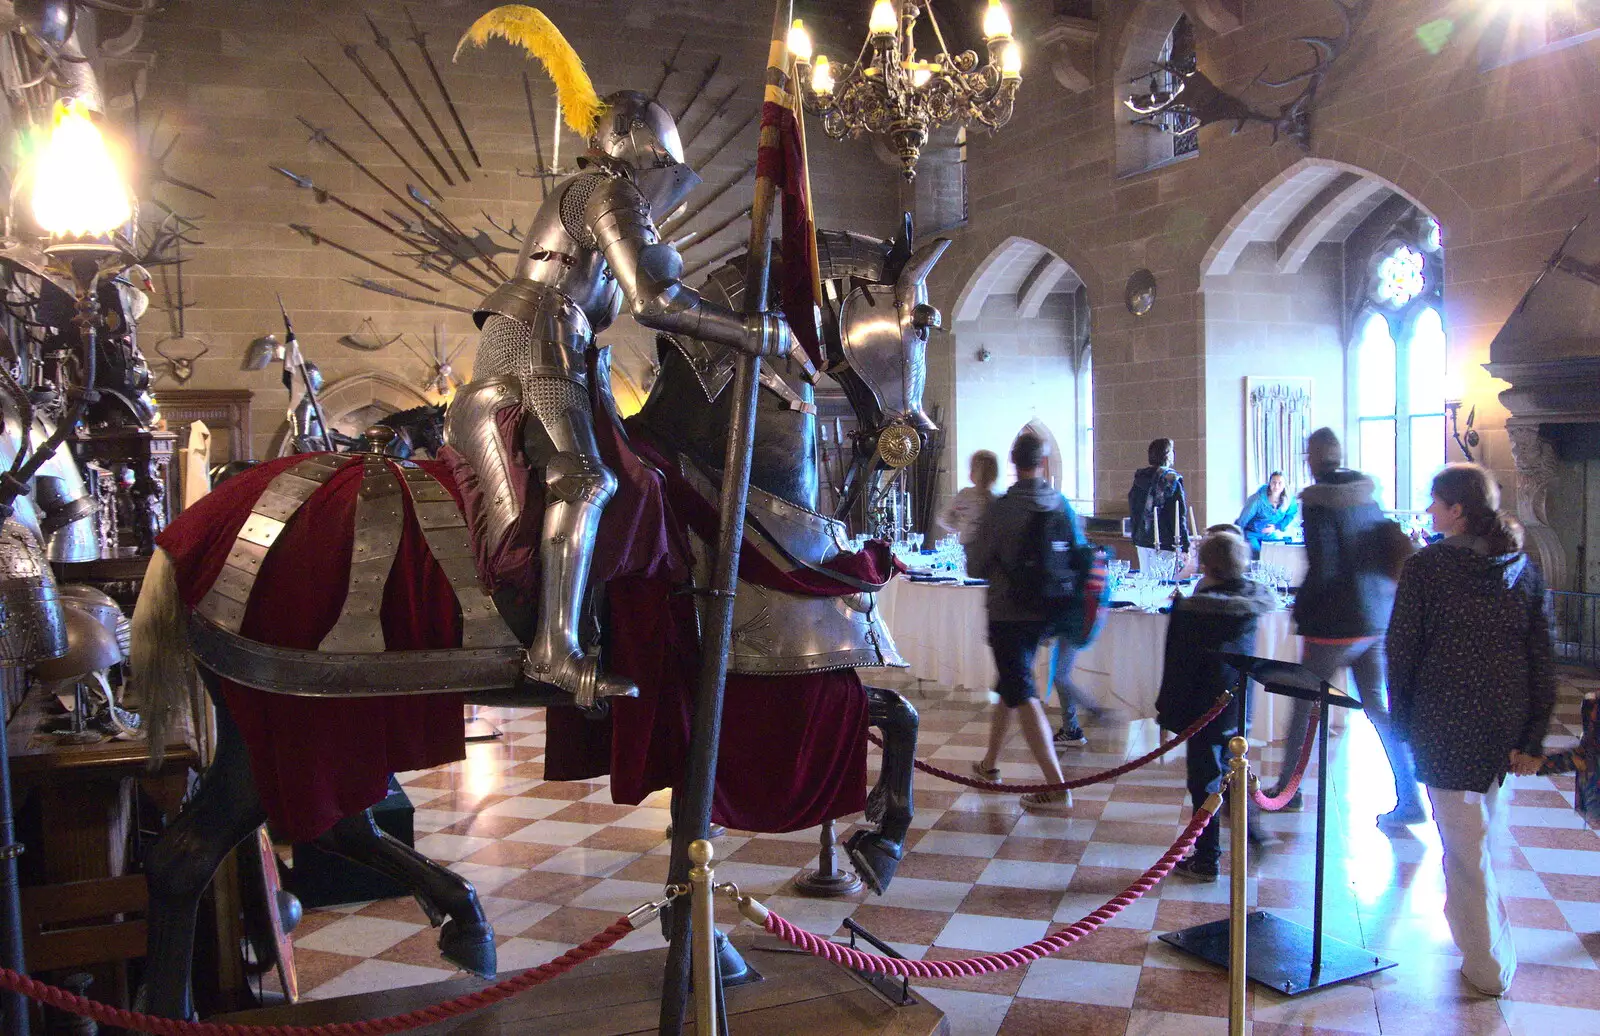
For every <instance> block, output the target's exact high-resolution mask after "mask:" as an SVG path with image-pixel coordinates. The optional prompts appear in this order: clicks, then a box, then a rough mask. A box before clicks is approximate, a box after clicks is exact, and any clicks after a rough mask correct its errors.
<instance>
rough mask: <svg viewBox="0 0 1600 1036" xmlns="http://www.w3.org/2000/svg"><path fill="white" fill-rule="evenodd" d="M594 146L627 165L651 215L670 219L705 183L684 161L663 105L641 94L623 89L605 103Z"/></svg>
mask: <svg viewBox="0 0 1600 1036" xmlns="http://www.w3.org/2000/svg"><path fill="white" fill-rule="evenodd" d="M601 103H602V104H604V107H603V108H602V109H601V111H600V119H599V121H598V122H597V123H596V124H595V132H594V136H592V137H590V138H589V146H590V147H591V148H592V149H593V150H594V151H597V152H599V153H601V154H604V155H606V156H608V157H610V158H612V159H614V160H615V161H617V162H619V163H621V164H622V165H624V166H627V167H628V169H629V171H630V173H631V175H632V177H633V181H634V183H635V184H637V185H638V187H639V190H640V191H641V192H642V193H643V194H644V196H645V197H646V198H648V199H650V215H651V217H652V218H653V219H656V220H658V221H659V220H661V219H663V218H665V217H666V215H667V214H668V213H670V212H671V211H672V210H673V209H674V208H676V207H677V206H678V204H679V203H680V202H681V201H683V199H684V198H685V197H686V196H687V195H688V194H689V192H690V191H692V190H694V188H695V187H696V186H698V185H699V183H700V177H699V176H697V175H695V172H694V170H693V169H690V168H689V166H688V165H687V164H686V163H685V161H684V154H683V141H682V140H681V139H680V138H679V136H678V124H677V123H676V122H674V121H673V119H672V115H671V114H670V113H669V112H668V111H667V110H666V109H665V108H663V107H662V106H661V105H659V104H657V103H656V102H655V101H652V100H651V99H650V98H649V97H647V96H645V95H644V94H642V93H640V92H639V91H637V90H618V91H617V92H616V93H613V94H610V95H608V96H606V97H605V98H604V99H603V100H602V102H601Z"/></svg>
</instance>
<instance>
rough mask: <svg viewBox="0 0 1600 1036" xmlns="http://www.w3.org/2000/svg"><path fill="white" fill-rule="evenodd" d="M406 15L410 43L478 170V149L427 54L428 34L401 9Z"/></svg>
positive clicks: (406, 8) (403, 8)
mask: <svg viewBox="0 0 1600 1036" xmlns="http://www.w3.org/2000/svg"><path fill="white" fill-rule="evenodd" d="M401 10H403V11H405V13H406V21H408V22H410V23H411V42H412V43H415V44H416V45H417V49H418V50H420V51H422V60H423V63H424V64H426V65H427V66H428V72H429V73H430V74H431V75H432V76H433V85H434V86H437V87H438V88H439V96H440V97H443V98H444V106H445V110H446V111H448V112H449V113H450V119H451V121H453V122H454V123H455V124H456V132H457V133H459V134H461V140H462V142H463V143H465V144H466V145H467V154H469V155H471V156H472V164H473V165H475V166H477V167H478V168H479V169H482V168H483V162H482V160H481V159H479V158H478V149H477V148H475V147H473V146H472V138H471V137H469V136H467V127H465V126H463V125H462V124H461V113H460V112H458V111H456V102H455V101H454V100H452V99H451V97H450V91H449V90H448V89H446V87H445V85H444V77H443V76H441V75H440V74H439V66H437V65H435V64H434V63H433V55H432V54H429V53H428V34H427V33H425V32H423V31H422V30H421V29H419V28H417V20H416V19H415V18H413V17H411V8H409V7H402V8H401Z"/></svg>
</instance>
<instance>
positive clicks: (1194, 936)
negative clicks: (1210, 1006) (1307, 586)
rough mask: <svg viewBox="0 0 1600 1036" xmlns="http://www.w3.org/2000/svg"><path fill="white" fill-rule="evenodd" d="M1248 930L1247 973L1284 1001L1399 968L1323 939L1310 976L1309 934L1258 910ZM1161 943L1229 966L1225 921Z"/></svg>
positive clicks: (1172, 934) (1175, 934)
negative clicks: (1317, 963) (1319, 959)
mask: <svg viewBox="0 0 1600 1036" xmlns="http://www.w3.org/2000/svg"><path fill="white" fill-rule="evenodd" d="M1244 930H1245V945H1246V947H1247V949H1248V951H1249V953H1248V959H1249V962H1248V964H1247V965H1246V969H1247V972H1248V974H1249V976H1250V978H1251V979H1252V980H1254V981H1256V982H1259V983H1261V984H1262V985H1263V986H1266V987H1267V988H1269V989H1272V990H1274V991H1276V992H1278V993H1281V994H1283V995H1284V996H1299V995H1300V994H1301V993H1309V992H1310V991H1312V990H1313V989H1321V988H1322V987H1324V986H1331V985H1335V984H1337V983H1339V982H1348V981H1349V980H1351V979H1353V978H1360V977H1361V976H1362V975H1371V974H1373V973H1374V972H1378V971H1385V970H1387V969H1389V968H1392V967H1394V966H1395V965H1396V964H1397V963H1399V962H1398V961H1392V960H1388V959H1386V958H1384V957H1380V956H1378V955H1377V954H1375V953H1373V952H1372V951H1370V950H1364V949H1362V948H1361V947H1359V946H1352V945H1351V944H1349V943H1347V942H1341V941H1339V940H1338V939H1332V938H1329V937H1328V936H1327V935H1326V934H1324V935H1323V937H1322V966H1321V967H1320V968H1318V969H1317V972H1316V974H1312V972H1311V946H1312V940H1313V934H1312V931H1311V929H1309V928H1307V927H1305V926H1304V925H1298V924H1295V923H1294V922H1293V921H1286V920H1284V919H1283V918H1281V917H1276V916H1274V915H1272V914H1269V913H1267V912H1266V911H1264V910H1258V911H1256V912H1255V913H1253V914H1251V915H1250V916H1249V917H1248V918H1246V920H1245V929H1244ZM1161 941H1162V942H1164V943H1166V944H1167V945H1169V946H1173V947H1175V948H1177V949H1180V950H1182V951H1184V952H1185V953H1192V954H1194V955H1195V956H1196V957H1199V958H1200V959H1201V960H1207V961H1210V962H1211V963H1212V964H1215V965H1217V966H1218V967H1223V968H1226V967H1227V966H1228V922H1227V921H1213V922H1211V923H1210V924H1202V925H1195V926H1194V927H1193V928H1185V929H1184V930H1183V931H1181V932H1168V933H1167V934H1165V935H1163V936H1161Z"/></svg>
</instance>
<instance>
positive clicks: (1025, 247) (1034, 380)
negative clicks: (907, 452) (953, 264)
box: [949, 237, 1092, 496]
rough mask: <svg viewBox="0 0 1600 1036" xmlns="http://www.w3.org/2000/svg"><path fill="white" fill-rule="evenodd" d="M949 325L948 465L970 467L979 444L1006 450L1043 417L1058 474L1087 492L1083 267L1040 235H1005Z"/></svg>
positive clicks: (1070, 487) (1071, 487) (1058, 479)
mask: <svg viewBox="0 0 1600 1036" xmlns="http://www.w3.org/2000/svg"><path fill="white" fill-rule="evenodd" d="M950 330H951V332H952V335H953V337H954V356H953V360H954V368H953V374H954V379H953V380H954V389H955V391H954V396H955V420H954V421H953V422H951V425H952V428H953V433H954V434H953V436H952V438H953V440H954V441H953V444H952V445H953V449H954V455H953V456H952V458H951V460H952V463H951V464H950V465H949V466H950V467H951V468H952V469H964V467H965V459H966V458H967V457H969V456H971V454H972V453H973V452H974V451H976V450H992V451H993V452H994V453H995V454H996V455H997V456H1000V457H1005V456H1006V455H1007V454H1008V452H1009V450H1010V448H1011V443H1012V441H1013V440H1014V439H1015V437H1016V435H1017V433H1018V431H1019V430H1020V429H1019V421H1020V422H1021V423H1022V424H1023V425H1024V426H1026V425H1027V424H1028V423H1029V422H1035V421H1036V422H1038V426H1039V428H1040V429H1041V430H1042V431H1043V432H1046V433H1048V432H1050V430H1051V429H1056V430H1058V433H1059V435H1060V437H1061V441H1060V442H1055V443H1054V445H1055V449H1054V450H1053V451H1052V460H1051V475H1052V481H1053V482H1054V483H1055V484H1056V485H1058V486H1063V487H1065V488H1066V491H1067V495H1068V496H1080V495H1083V494H1082V493H1081V492H1080V491H1079V489H1080V485H1079V474H1080V473H1079V471H1078V468H1079V466H1080V456H1081V451H1080V450H1078V449H1076V448H1075V447H1076V445H1077V441H1078V435H1079V434H1080V432H1083V431H1086V430H1087V428H1088V426H1089V425H1090V424H1091V423H1092V421H1091V420H1089V418H1088V416H1087V414H1085V413H1083V412H1081V408H1082V406H1083V405H1084V400H1083V397H1082V395H1081V394H1080V392H1079V391H1078V389H1079V378H1080V368H1081V366H1082V360H1083V357H1084V354H1085V352H1086V350H1087V348H1088V340H1089V302H1088V290H1087V288H1086V287H1085V286H1084V283H1083V281H1082V279H1081V278H1080V277H1079V276H1078V273H1077V271H1076V270H1074V269H1073V267H1072V266H1071V264H1069V263H1068V262H1067V261H1066V260H1064V259H1063V258H1061V256H1059V255H1058V254H1056V253H1055V252H1054V251H1053V250H1051V249H1050V248H1047V247H1045V246H1044V245H1042V244H1040V243H1039V242H1037V241H1033V240H1031V239H1028V238H1024V237H1009V238H1006V239H1005V240H1004V241H1002V242H1001V243H1000V244H999V245H998V246H996V247H995V248H994V249H993V250H992V251H991V252H990V253H989V254H988V255H987V256H985V257H984V259H983V260H982V261H981V262H979V263H978V264H977V267H976V268H975V270H974V272H973V273H972V275H971V276H970V277H969V278H968V279H967V282H966V284H965V285H964V286H963V287H962V289H961V292H960V293H959V295H958V297H957V300H956V303H955V305H954V306H953V307H952V309H951V322H950ZM1050 438H1051V440H1052V441H1053V442H1054V440H1055V439H1056V438H1057V436H1056V435H1051V436H1050ZM1091 477H1092V476H1091Z"/></svg>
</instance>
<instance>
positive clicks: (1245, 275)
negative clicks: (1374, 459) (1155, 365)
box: [1124, 243, 1354, 521]
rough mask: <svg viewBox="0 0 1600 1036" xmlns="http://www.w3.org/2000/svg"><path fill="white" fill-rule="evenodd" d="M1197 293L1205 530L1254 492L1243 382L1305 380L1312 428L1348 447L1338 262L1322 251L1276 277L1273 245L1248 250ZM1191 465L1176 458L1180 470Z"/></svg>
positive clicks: (1329, 248)
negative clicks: (1201, 314)
mask: <svg viewBox="0 0 1600 1036" xmlns="http://www.w3.org/2000/svg"><path fill="white" fill-rule="evenodd" d="M1204 293H1205V294H1204V298H1205V348H1206V353H1205V360H1206V399H1207V405H1206V415H1205V429H1206V448H1207V450H1208V451H1209V457H1208V461H1209V463H1207V464H1206V497H1205V505H1206V513H1207V514H1210V515H1211V516H1212V521H1232V520H1233V518H1234V517H1235V516H1236V515H1237V514H1238V513H1239V509H1240V508H1241V507H1242V506H1243V505H1244V500H1245V497H1246V496H1248V495H1249V494H1251V493H1253V492H1255V490H1256V486H1255V485H1251V484H1249V483H1248V482H1247V481H1246V479H1245V467H1246V464H1247V453H1246V448H1247V445H1248V442H1249V440H1248V438H1247V428H1248V422H1249V405H1248V402H1247V401H1246V398H1245V379H1246V378H1251V377H1265V378H1275V377H1308V378H1310V379H1311V407H1312V414H1311V422H1312V423H1311V427H1312V428H1320V427H1322V426H1324V425H1326V426H1328V427H1331V428H1333V429H1335V430H1336V431H1338V432H1339V434H1340V435H1341V436H1342V437H1343V438H1344V439H1345V440H1346V441H1351V440H1352V439H1353V438H1354V437H1353V436H1352V435H1347V434H1346V432H1347V430H1348V429H1347V427H1346V424H1345V421H1346V413H1347V411H1346V406H1345V348H1344V342H1345V333H1344V314H1343V302H1344V276H1343V256H1342V255H1341V254H1340V249H1339V248H1338V247H1337V246H1334V245H1323V246H1321V247H1319V248H1318V249H1317V250H1316V251H1315V252H1314V253H1313V255H1312V257H1311V258H1310V259H1309V260H1308V261H1307V262H1306V264H1305V265H1304V266H1303V267H1301V269H1300V271H1299V272H1298V273H1293V274H1280V273H1278V272H1277V269H1276V259H1275V257H1274V256H1273V254H1272V247H1271V245H1268V244H1265V243H1257V244H1252V245H1250V246H1249V247H1247V248H1246V249H1245V251H1244V253H1243V254H1242V255H1241V256H1240V257H1239V261H1238V263H1237V264H1236V265H1235V266H1234V268H1233V271H1232V272H1231V273H1229V274H1227V275H1226V276H1211V277H1206V278H1205V279H1204ZM1152 438H1154V436H1152ZM1192 460H1193V458H1187V457H1186V458H1181V459H1180V462H1179V464H1178V467H1179V469H1180V470H1185V471H1187V470H1188V469H1189V467H1190V464H1191V462H1192ZM1124 488H1126V487H1124ZM1199 502H1200V501H1199V500H1198V499H1197V500H1196V507H1198V506H1199Z"/></svg>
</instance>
